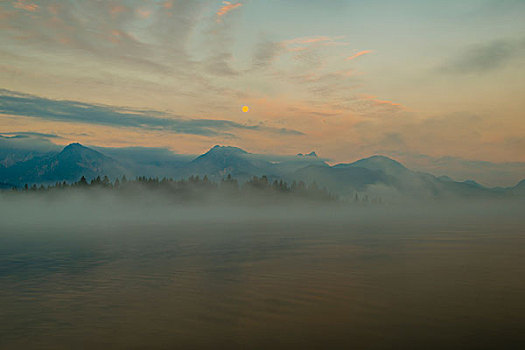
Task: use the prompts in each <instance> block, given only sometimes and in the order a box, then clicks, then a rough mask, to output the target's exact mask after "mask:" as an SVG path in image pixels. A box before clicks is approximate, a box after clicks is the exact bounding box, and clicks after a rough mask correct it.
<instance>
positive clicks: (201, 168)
mask: <svg viewBox="0 0 525 350" xmlns="http://www.w3.org/2000/svg"><path fill="white" fill-rule="evenodd" d="M269 168H271V164H270V163H269V162H267V161H264V160H259V159H256V158H253V157H250V154H249V153H248V152H246V151H244V150H242V149H240V148H237V147H230V146H219V145H216V146H214V147H213V148H211V149H210V150H209V151H208V152H206V153H204V154H202V155H200V156H198V157H197V158H195V159H194V160H192V161H191V162H190V163H189V164H188V165H186V166H185V167H184V168H183V169H182V173H183V174H185V175H186V176H190V175H201V176H204V175H208V176H209V177H211V178H223V177H225V176H227V175H228V174H231V175H232V176H234V177H236V178H247V177H251V176H254V175H262V174H263V173H265V171H266V170H268V169H269Z"/></svg>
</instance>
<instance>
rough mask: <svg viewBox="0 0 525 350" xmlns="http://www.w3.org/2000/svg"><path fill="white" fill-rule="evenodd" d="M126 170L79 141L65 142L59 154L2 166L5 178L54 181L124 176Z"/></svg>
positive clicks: (0, 171) (0, 172) (10, 180)
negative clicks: (65, 144)
mask: <svg viewBox="0 0 525 350" xmlns="http://www.w3.org/2000/svg"><path fill="white" fill-rule="evenodd" d="M125 173H126V170H125V169H124V168H123V167H122V166H121V165H120V164H119V163H118V162H117V161H116V160H114V159H112V158H110V157H107V156H105V155H103V154H102V153H100V152H97V151H95V150H93V149H91V148H88V147H84V146H82V145H80V144H78V143H72V144H70V145H68V146H66V147H65V148H64V149H63V150H62V151H60V152H59V153H56V154H51V155H43V156H38V157H33V158H31V159H29V160H27V161H22V162H18V163H16V164H14V165H13V166H11V167H8V168H5V169H0V180H1V181H3V182H8V183H14V184H23V183H53V182H56V181H68V182H72V181H78V179H80V177H82V176H85V177H86V178H88V179H90V178H94V177H96V176H102V175H107V176H110V177H116V176H121V175H122V174H125Z"/></svg>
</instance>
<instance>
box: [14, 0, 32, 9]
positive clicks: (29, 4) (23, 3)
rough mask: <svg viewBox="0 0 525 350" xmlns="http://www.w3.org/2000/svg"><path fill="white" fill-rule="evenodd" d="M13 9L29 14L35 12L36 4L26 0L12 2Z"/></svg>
mask: <svg viewBox="0 0 525 350" xmlns="http://www.w3.org/2000/svg"><path fill="white" fill-rule="evenodd" d="M13 7H15V8H17V9H22V10H26V11H31V12H35V11H36V10H38V5H37V4H35V3H32V2H29V1H26V0H18V1H17V2H14V3H13Z"/></svg>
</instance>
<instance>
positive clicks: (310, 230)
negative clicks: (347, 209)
mask: <svg viewBox="0 0 525 350" xmlns="http://www.w3.org/2000/svg"><path fill="white" fill-rule="evenodd" d="M8 226H9V225H8ZM51 226H52V225H47V226H46V225H44V226H37V225H34V226H27V227H24V226H23V225H11V226H9V227H6V226H5V225H4V226H3V228H2V233H1V235H0V285H1V289H0V348H5V349H19V348H23V349H25V348H49V349H55V348H98V349H101V348H276V347H277V348H291V347H295V348H298V347H301V348H330V347H339V348H348V347H349V346H353V347H354V348H423V347H425V348H500V349H501V348H509V347H511V346H514V347H515V348H520V347H521V346H523V345H525V333H524V331H525V232H524V231H523V227H524V225H522V224H520V223H519V222H517V221H512V222H498V223H497V224H496V223H491V222H490V220H484V221H483V222H479V220H477V219H470V220H464V221H461V220H456V221H455V222H454V223H447V222H446V220H442V219H436V220H434V221H432V222H428V221H426V220H420V221H418V220H414V222H410V223H407V222H406V220H395V219H388V220H382V221H381V220H379V221H376V222H374V221H373V220H368V221H363V222H359V221H358V222H355V221H352V220H350V219H349V220H346V221H345V220H341V221H338V223H333V222H330V220H325V221H322V222H321V221H315V220H310V221H308V222H301V221H299V220H284V221H281V220H274V221H272V220H261V219H254V220H253V221H250V220H245V221H244V222H242V223H235V220H233V221H230V222H225V221H220V220H218V221H217V220H216V221H213V220H211V221H208V222H207V223H198V221H196V222H194V223H192V224H191V225H190V224H181V225H177V224H173V223H166V222H157V223H151V222H150V223H147V224H140V223H136V222H135V223H133V224H129V225H126V224H125V223H122V222H121V223H111V222H106V223H105V224H100V225H89V224H82V225H81V226H80V227H78V226H75V225H63V226H62V227H51ZM520 345H521V346H520Z"/></svg>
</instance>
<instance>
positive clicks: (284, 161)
mask: <svg viewBox="0 0 525 350" xmlns="http://www.w3.org/2000/svg"><path fill="white" fill-rule="evenodd" d="M2 141H3V140H2V139H0V155H2V156H3V157H4V158H3V159H4V160H6V159H7V160H12V161H10V162H8V161H4V165H2V166H0V188H10V187H12V186H23V185H24V184H25V183H28V184H34V183H36V184H39V183H54V182H57V181H67V182H74V181H78V180H79V179H80V177H81V176H85V177H86V178H87V179H88V180H89V179H92V178H94V177H96V176H103V175H107V176H109V177H110V178H112V179H114V178H115V177H119V176H122V175H126V176H128V177H133V176H153V177H170V178H174V179H181V178H187V177H189V176H191V175H199V176H205V175H207V176H208V177H209V178H210V179H212V180H215V181H219V180H221V179H222V178H224V177H226V176H227V175H228V174H231V175H232V176H233V177H235V178H237V179H238V180H239V181H240V182H241V183H242V182H244V181H246V180H248V179H249V178H251V177H253V176H262V175H266V176H267V177H268V178H269V179H270V181H273V180H275V179H284V180H286V181H287V182H290V183H291V182H293V181H304V182H306V183H309V184H312V183H314V182H315V183H316V184H317V185H318V186H320V187H326V188H327V189H328V190H330V191H331V192H333V193H337V194H339V195H342V196H352V195H353V194H355V192H362V193H368V194H372V195H377V196H381V197H390V196H391V197H398V196H402V197H412V198H414V197H415V198H447V197H458V196H459V197H474V198H483V197H491V198H496V197H504V196H525V180H523V181H521V182H520V183H518V184H517V185H516V186H514V187H511V188H486V187H484V186H482V185H480V184H479V183H477V182H475V181H473V180H467V181H463V182H457V181H454V180H453V179H451V178H450V177H448V176H440V177H436V176H434V175H431V174H428V173H423V172H416V171H412V170H410V169H408V168H406V167H405V166H404V165H403V164H401V163H400V162H398V161H396V160H394V159H391V158H388V157H385V156H380V155H376V156H372V157H369V158H364V159H360V160H358V161H356V162H353V163H346V164H336V165H334V166H330V165H328V164H327V163H326V162H325V161H324V160H323V159H321V158H319V157H318V156H317V154H316V153H315V152H311V153H309V154H306V155H303V154H298V155H296V156H271V155H260V154H252V153H249V152H246V151H245V150H243V149H240V148H237V147H230V146H219V145H217V146H214V147H212V148H211V149H210V150H209V151H207V152H206V153H204V154H202V155H199V156H197V157H190V156H183V155H176V154H173V153H172V152H171V151H169V150H167V149H149V148H140V147H137V148H124V149H118V148H100V147H99V148H97V149H96V150H95V149H93V148H89V147H85V146H82V145H80V144H78V143H72V144H70V145H68V146H66V147H64V148H63V149H62V150H58V151H55V150H54V149H53V148H46V147H47V146H46V147H43V148H40V149H39V150H36V151H32V150H31V147H25V148H20V147H19V148H16V147H15V148H13V149H11V148H9V147H4V148H2V146H3V144H2ZM4 141H5V140H4ZM11 141H12V140H9V142H11ZM17 142H18V141H17Z"/></svg>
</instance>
